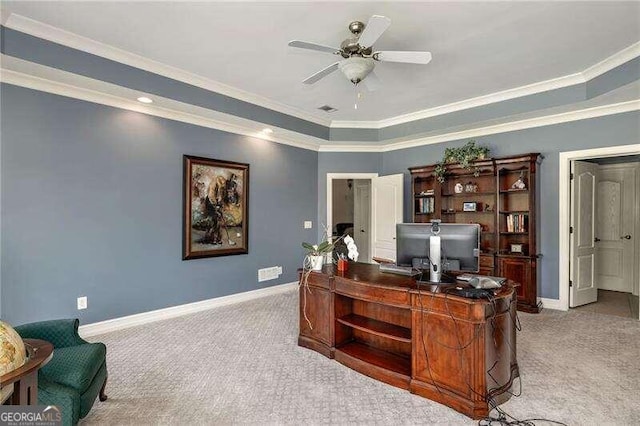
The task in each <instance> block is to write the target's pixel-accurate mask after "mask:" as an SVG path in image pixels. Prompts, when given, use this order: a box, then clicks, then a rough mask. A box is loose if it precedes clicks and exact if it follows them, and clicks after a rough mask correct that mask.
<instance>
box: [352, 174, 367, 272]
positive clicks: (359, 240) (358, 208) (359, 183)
mask: <svg viewBox="0 0 640 426" xmlns="http://www.w3.org/2000/svg"><path fill="white" fill-rule="evenodd" d="M354 191H355V193H354V206H353V239H354V240H355V242H356V246H357V247H358V252H359V253H360V257H358V262H364V263H371V250H369V247H370V246H371V231H370V229H369V224H370V222H371V181H370V180H360V179H359V180H356V181H355V183H354Z"/></svg>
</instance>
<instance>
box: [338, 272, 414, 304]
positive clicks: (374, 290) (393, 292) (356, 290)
mask: <svg viewBox="0 0 640 426" xmlns="http://www.w3.org/2000/svg"><path fill="white" fill-rule="evenodd" d="M334 280H335V286H336V287H335V291H336V293H339V294H343V295H345V296H349V297H352V298H354V299H360V300H365V301H368V302H376V303H383V304H385V305H394V306H407V307H408V306H409V304H410V298H409V291H408V290H406V289H397V288H393V289H392V288H385V287H377V286H372V285H370V284H366V285H365V284H360V283H358V282H357V281H351V280H346V279H344V278H341V277H334Z"/></svg>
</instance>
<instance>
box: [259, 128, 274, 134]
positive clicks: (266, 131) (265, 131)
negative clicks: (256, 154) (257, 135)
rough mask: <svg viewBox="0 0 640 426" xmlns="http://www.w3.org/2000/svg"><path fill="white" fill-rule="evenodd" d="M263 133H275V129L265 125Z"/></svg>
mask: <svg viewBox="0 0 640 426" xmlns="http://www.w3.org/2000/svg"><path fill="white" fill-rule="evenodd" d="M262 133H264V134H266V135H270V134H271V133H273V130H272V129H270V128H268V127H265V128H264V129H262Z"/></svg>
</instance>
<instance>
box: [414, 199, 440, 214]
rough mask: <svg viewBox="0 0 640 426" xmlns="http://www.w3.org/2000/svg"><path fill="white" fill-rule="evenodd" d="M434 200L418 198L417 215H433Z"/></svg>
mask: <svg viewBox="0 0 640 426" xmlns="http://www.w3.org/2000/svg"><path fill="white" fill-rule="evenodd" d="M435 202H436V200H435V198H433V197H427V198H420V199H419V200H418V211H417V213H433V212H434V209H435Z"/></svg>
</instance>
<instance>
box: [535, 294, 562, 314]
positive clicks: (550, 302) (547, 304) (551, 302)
mask: <svg viewBox="0 0 640 426" xmlns="http://www.w3.org/2000/svg"><path fill="white" fill-rule="evenodd" d="M538 302H542V308H543V309H555V310H556V311H566V310H567V307H566V306H563V304H562V303H561V301H560V299H547V298H546V297H538Z"/></svg>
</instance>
